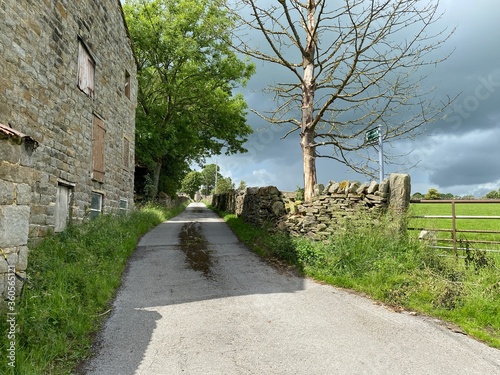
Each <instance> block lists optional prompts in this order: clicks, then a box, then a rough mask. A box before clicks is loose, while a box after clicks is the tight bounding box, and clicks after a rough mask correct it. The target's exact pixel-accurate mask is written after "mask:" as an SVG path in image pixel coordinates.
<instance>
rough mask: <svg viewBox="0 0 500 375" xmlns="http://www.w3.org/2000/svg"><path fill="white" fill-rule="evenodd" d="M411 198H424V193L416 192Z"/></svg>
mask: <svg viewBox="0 0 500 375" xmlns="http://www.w3.org/2000/svg"><path fill="white" fill-rule="evenodd" d="M411 199H424V195H423V194H422V193H419V192H417V193H415V194H413V195H412V196H411Z"/></svg>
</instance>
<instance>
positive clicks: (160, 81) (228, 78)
mask: <svg viewBox="0 0 500 375" xmlns="http://www.w3.org/2000/svg"><path fill="white" fill-rule="evenodd" d="M123 10H124V13H125V17H126V20H127V24H128V27H129V31H130V35H131V38H132V41H133V43H134V48H135V52H136V57H137V61H138V81H139V92H138V108H137V114H136V154H137V155H136V156H137V160H138V161H139V163H140V164H141V165H143V166H146V167H147V168H148V170H149V172H150V174H151V176H152V178H151V180H152V185H153V188H152V189H151V195H152V196H153V197H154V196H156V194H157V192H158V188H159V186H160V181H162V182H161V184H163V185H164V186H166V187H167V188H168V189H174V188H175V186H179V185H180V181H181V180H182V177H183V176H184V175H185V174H186V173H187V168H186V166H187V165H189V164H190V162H193V161H197V162H201V161H202V160H203V159H204V158H205V157H207V156H208V155H211V154H219V153H221V152H222V150H223V148H225V152H226V154H231V153H237V152H244V151H246V150H245V149H244V147H243V144H244V142H245V141H246V137H247V136H248V135H249V134H250V133H251V131H252V129H251V127H250V126H248V125H247V124H246V119H245V117H246V109H247V105H246V102H245V100H244V99H243V96H242V95H241V94H233V92H232V91H233V90H234V89H235V88H236V87H238V86H241V85H244V84H245V82H246V81H247V80H248V78H249V77H250V76H251V75H252V74H253V72H254V69H255V68H254V66H253V65H252V64H249V63H248V62H245V61H242V60H240V59H239V58H238V56H237V55H236V53H235V52H234V51H233V50H232V49H231V39H230V31H231V29H232V27H233V23H232V20H231V18H230V17H229V16H228V14H227V12H226V11H224V10H223V9H221V7H220V6H219V2H218V1H217V0H147V1H146V0H126V1H125V4H124V5H123ZM167 162H168V163H170V164H169V165H168V166H167V167H166V168H165V164H166V163H167ZM179 170H180V172H176V171H179ZM170 172H175V173H174V174H173V175H167V176H164V174H166V173H167V174H168V173H170Z"/></svg>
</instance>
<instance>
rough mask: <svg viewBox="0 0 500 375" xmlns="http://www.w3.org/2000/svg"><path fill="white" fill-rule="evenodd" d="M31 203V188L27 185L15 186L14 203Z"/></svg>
mask: <svg viewBox="0 0 500 375" xmlns="http://www.w3.org/2000/svg"><path fill="white" fill-rule="evenodd" d="M30 202H31V186H29V185H28V184H17V185H16V203H17V204H18V205H29V204H30Z"/></svg>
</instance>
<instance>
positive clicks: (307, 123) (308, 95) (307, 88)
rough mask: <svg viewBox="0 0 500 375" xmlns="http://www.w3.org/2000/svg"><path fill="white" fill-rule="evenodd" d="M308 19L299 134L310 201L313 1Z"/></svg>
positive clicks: (312, 172)
mask: <svg viewBox="0 0 500 375" xmlns="http://www.w3.org/2000/svg"><path fill="white" fill-rule="evenodd" d="M307 9H308V17H307V25H306V32H307V38H306V46H305V48H304V55H303V58H302V67H303V69H304V76H303V81H302V121H301V122H302V129H301V130H302V131H301V133H300V136H301V140H300V144H301V146H302V158H303V162H304V199H305V201H306V202H307V201H310V200H311V199H312V197H313V195H314V185H316V183H317V180H316V149H315V147H314V146H313V145H314V138H315V130H314V129H315V126H314V125H313V116H314V91H315V82H314V68H315V61H314V58H315V54H316V35H315V27H316V18H315V13H316V3H315V1H314V0H309V1H308V6H307Z"/></svg>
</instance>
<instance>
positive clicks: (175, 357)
mask: <svg viewBox="0 0 500 375" xmlns="http://www.w3.org/2000/svg"><path fill="white" fill-rule="evenodd" d="M96 346H97V353H96V355H95V357H94V358H93V359H92V360H90V361H89V362H88V363H86V364H85V366H84V370H83V373H85V374H89V375H90V374H92V375H94V374H95V375H113V374H117V375H132V374H137V375H139V374H141V375H143V374H144V375H155V374H158V375H167V374H189V375H194V374H203V375H207V374H222V375H232V374H259V375H261V374H287V375H290V374H325V375H326V374H328V375H332V374H342V375H350V374H380V375H392V374H404V375H411V374H419V375H420V374H429V375H443V374H444V375H446V374H450V375H452V374H453V375H461V374H463V375H473V374H478V375H495V374H500V351H499V350H496V349H492V348H489V347H487V346H485V345H483V344H481V343H479V342H477V341H475V340H472V339H470V338H468V337H467V336H464V335H462V334H459V333H454V332H452V331H450V330H448V329H447V328H445V327H443V326H442V325H440V324H438V322H436V321H434V320H432V319H429V318H424V317H419V316H412V315H410V314H405V313H395V312H393V311H390V310H388V309H386V308H384V307H382V306H380V305H377V304H375V303H374V302H373V301H371V300H369V299H366V298H363V297H360V296H357V295H354V294H350V293H347V292H345V291H342V290H338V289H336V288H333V287H330V286H326V285H321V284H318V283H315V282H313V281H311V280H308V279H303V278H300V277H296V276H294V275H292V274H287V273H283V272H279V270H277V269H275V268H273V267H272V266H270V265H268V264H267V263H266V262H264V261H262V260H261V259H259V258H258V257H257V256H255V255H254V254H253V253H251V252H250V251H249V250H248V249H247V248H246V247H245V246H244V245H242V244H241V243H240V242H239V241H238V239H237V238H236V237H235V236H234V234H233V233H232V232H231V230H230V229H229V228H228V227H227V226H226V224H225V223H224V222H223V221H222V220H221V219H219V218H218V217H217V216H216V215H215V214H214V213H213V212H211V211H210V210H208V209H207V208H205V206H203V205H202V204H191V205H190V206H189V207H188V208H187V209H186V211H185V212H183V213H182V214H181V215H179V216H177V217H176V218H174V219H172V220H170V221H168V222H165V223H163V224H161V225H159V226H158V227H156V228H155V229H153V230H152V231H151V232H149V233H148V234H147V235H145V236H144V237H143V238H142V239H141V241H140V243H139V245H138V247H137V249H136V251H135V253H134V255H133V256H132V258H131V260H130V264H129V268H128V270H127V272H126V275H125V278H124V281H123V285H122V287H121V288H120V290H119V292H118V295H117V297H116V300H115V301H114V304H113V312H112V314H111V316H110V317H109V319H108V320H107V322H106V324H105V327H104V329H103V331H102V332H101V334H100V337H99V339H98V344H97V345H96Z"/></svg>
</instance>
